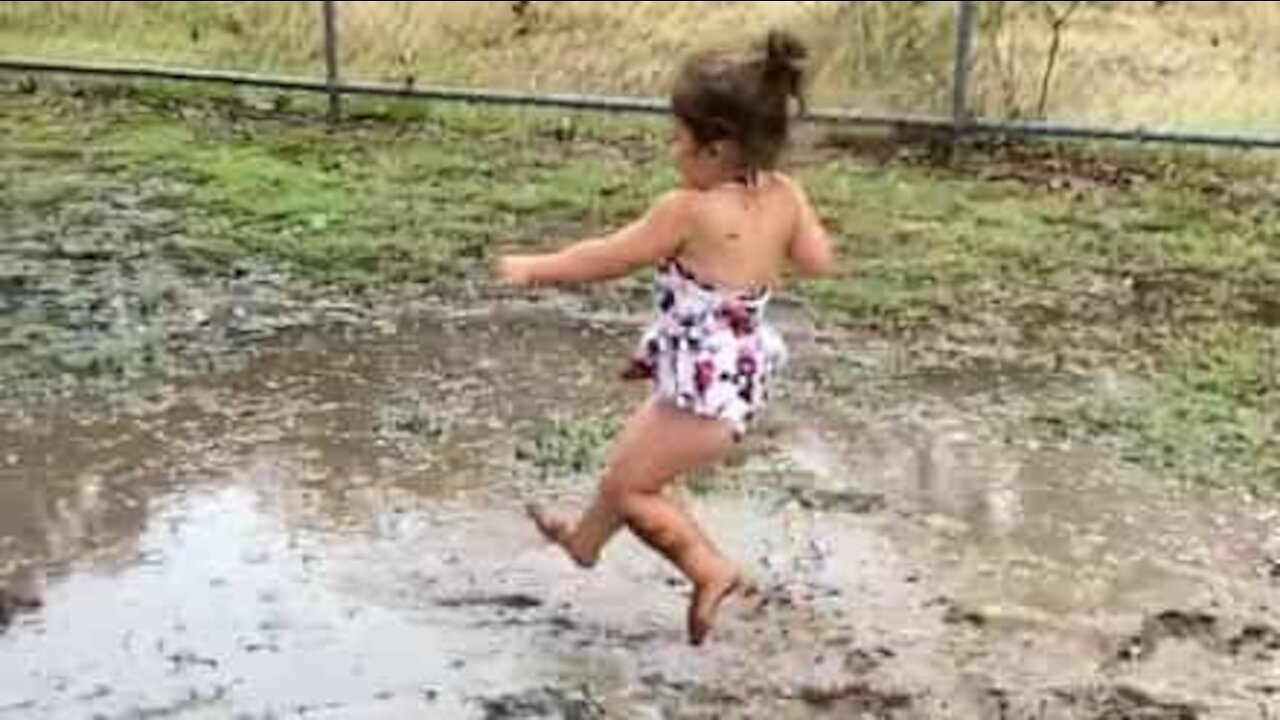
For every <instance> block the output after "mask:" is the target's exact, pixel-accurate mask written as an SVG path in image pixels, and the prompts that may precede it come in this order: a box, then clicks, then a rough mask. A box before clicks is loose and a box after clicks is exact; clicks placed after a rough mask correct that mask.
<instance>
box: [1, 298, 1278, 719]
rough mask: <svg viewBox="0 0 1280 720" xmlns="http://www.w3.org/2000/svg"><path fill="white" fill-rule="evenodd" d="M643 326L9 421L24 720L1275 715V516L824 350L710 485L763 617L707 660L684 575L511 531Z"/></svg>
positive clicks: (236, 382) (642, 555)
mask: <svg viewBox="0 0 1280 720" xmlns="http://www.w3.org/2000/svg"><path fill="white" fill-rule="evenodd" d="M633 330H634V328H633V327H631V326H629V325H627V324H625V323H614V322H596V321H590V320H588V319H583V318H581V317H570V316H565V315H561V314H549V313H546V312H542V311H536V312H535V311H532V310H519V309H507V310H496V311H494V312H492V313H488V312H479V313H473V314H470V315H466V316H463V315H453V316H450V315H447V314H432V315H428V316H424V317H420V318H418V319H416V320H414V321H412V322H406V323H403V324H401V325H398V326H395V327H393V328H382V329H381V330H380V331H378V332H371V333H365V334H356V333H346V334H338V333H329V334H324V333H303V332H299V333H294V334H292V335H286V336H282V337H281V338H278V339H276V340H273V341H270V342H268V343H264V344H263V345H261V346H259V347H258V348H257V350H256V351H255V352H254V354H253V357H251V358H250V359H249V360H247V361H246V362H245V363H244V364H243V365H242V366H241V367H239V368H236V369H231V370H224V371H218V372H211V373H209V374H207V375H197V376H191V377H186V378H182V379H180V380H170V381H168V382H167V383H166V384H160V385H152V386H148V387H147V388H146V390H145V391H144V392H141V393H139V394H136V395H133V396H130V397H128V398H124V397H119V398H114V399H102V398H97V399H92V400H83V401H80V402H76V401H72V400H66V401H58V402H54V403H48V404H42V405H39V406H34V405H21V404H19V405H14V406H12V407H8V408H6V410H5V412H4V413H3V415H2V416H0V578H3V582H2V583H0V587H2V588H4V589H3V591H2V592H0V626H2V627H4V630H3V631H0V718H5V719H7V718H90V717H93V718H169V717H175V718H205V717H208V718H227V717H237V718H283V717H306V718H409V717H412V718H424V717H429V718H473V717H474V718H508V717H512V718H525V717H557V718H558V717H564V718H605V717H608V718H613V717H617V718H648V717H653V718H659V717H752V718H788V717H839V718H860V717H870V718H880V717H887V718H1002V717H1004V718H1199V717H1205V718H1273V717H1275V718H1280V563H1278V562H1277V555H1278V554H1280V553H1278V552H1277V543H1280V538H1278V537H1276V536H1277V535H1278V534H1280V529H1278V528H1280V506H1277V505H1275V504H1273V503H1268V502H1266V501H1262V500H1257V499H1251V498H1250V497H1249V496H1247V495H1246V494H1244V493H1242V492H1232V491H1226V490H1209V489H1188V488H1181V487H1174V486H1171V485H1170V484H1169V483H1164V482H1161V481H1160V480H1159V479H1156V478H1151V477H1144V476H1141V475H1138V474H1136V473H1135V472H1133V471H1130V470H1126V469H1122V468H1120V467H1117V466H1115V465H1113V464H1111V463H1110V462H1108V461H1107V460H1105V459H1104V458H1102V457H1101V456H1095V455H1091V454H1089V453H1087V452H1085V451H1082V450H1044V449H1031V448H1023V447H1010V446H1008V445H1005V444H1003V443H998V442H994V441H991V440H988V439H985V437H984V435H983V434H982V433H981V432H979V431H978V428H976V427H975V426H974V423H973V422H972V420H971V418H969V417H968V416H966V415H965V414H964V413H961V412H955V413H947V412H937V411H933V412H928V413H924V412H912V411H910V409H906V410H903V411H900V412H893V413H883V412H876V413H868V412H864V411H863V409H861V408H860V406H859V398H858V397H857V396H856V394H854V395H852V396H849V397H843V398H830V397H826V396H824V395H823V394H822V392H820V389H819V388H817V387H814V386H811V385H810V384H809V383H807V382H806V381H805V380H804V378H805V377H806V376H807V375H808V373H807V372H804V371H803V370H804V369H805V368H806V366H808V367H809V368H810V369H811V368H814V367H817V368H821V367H823V366H824V364H828V365H829V364H833V363H836V364H838V363H840V362H844V361H845V359H844V356H843V355H841V353H842V352H844V351H842V350H837V349H832V348H830V347H826V348H824V347H822V346H820V345H815V344H813V343H811V342H807V341H806V340H805V339H803V338H800V339H798V340H797V341H796V344H797V347H799V348H800V359H799V361H798V366H799V370H798V371H797V372H795V373H793V375H792V376H791V377H792V379H791V380H789V381H787V382H785V383H784V384H783V385H781V386H780V387H779V389H778V395H777V398H776V400H775V403H774V406H773V409H772V412H771V413H770V415H769V418H768V420H767V421H766V422H765V423H764V424H763V425H762V426H761V427H760V428H759V431H758V432H757V433H756V434H755V435H754V436H753V437H752V438H751V440H749V441H748V442H747V443H746V444H745V447H744V448H743V449H742V451H741V452H739V453H737V454H736V455H735V457H734V458H733V459H732V460H731V461H730V462H728V463H727V464H726V465H725V467H723V468H722V469H720V470H719V471H717V472H716V473H714V474H713V475H712V476H710V477H708V478H699V479H698V480H697V481H696V482H693V483H691V484H690V486H689V488H688V489H687V490H686V491H685V493H686V494H687V495H688V497H689V499H690V501H691V503H692V504H693V507H694V509H695V512H696V514H697V515H698V516H699V517H700V518H701V519H703V520H704V521H705V523H706V524H707V527H708V529H709V531H710V532H711V533H712V535H713V536H714V537H715V538H717V539H718V540H719V541H720V542H721V543H722V545H723V546H724V548H725V549H726V551H728V552H729V553H730V554H731V555H732V556H733V557H734V558H736V559H737V560H739V561H741V562H742V563H743V564H744V566H745V567H746V568H747V569H748V570H749V571H750V572H751V573H752V574H753V575H754V576H755V577H756V578H757V579H758V580H759V581H760V583H761V585H762V586H763V587H764V588H765V591H766V592H765V594H766V597H767V598H768V599H769V602H768V604H767V605H766V606H765V607H764V608H763V609H761V610H752V609H750V608H746V607H743V606H740V605H738V604H730V605H729V606H727V607H726V609H725V611H724V613H723V614H722V618H721V620H720V623H719V624H718V626H717V628H716V630H715V632H714V634H713V636H712V638H711V639H710V641H709V643H708V645H707V646H705V647H703V648H700V649H694V648H690V647H688V646H687V645H686V644H685V643H684V638H683V635H682V626H683V625H682V618H683V603H684V599H685V593H686V588H685V586H684V585H683V583H682V582H681V581H680V580H679V578H678V577H677V576H676V575H675V574H674V572H673V571H672V570H671V569H669V568H668V567H667V566H665V565H664V564H663V563H662V562H661V561H660V560H659V559H657V558H656V557H654V556H652V555H650V554H649V553H648V552H646V551H645V550H643V549H642V548H641V547H640V546H639V545H638V544H637V543H636V542H635V541H634V540H633V539H631V538H630V537H629V536H626V535H621V536H619V538H618V540H617V541H616V542H615V544H614V545H611V546H610V547H609V549H608V550H607V552H606V556H605V559H604V561H603V562H602V563H601V565H600V566H599V567H598V568H597V569H595V570H594V571H591V572H586V571H582V570H578V569H577V568H575V567H573V566H572V565H571V564H570V563H569V562H567V561H566V560H565V559H564V558H563V557H562V556H560V555H559V554H557V552H555V551H554V550H553V549H552V548H550V547H548V546H546V545H545V544H543V543H542V542H540V541H539V540H538V538H537V536H536V534H535V533H534V531H533V530H532V528H531V527H530V526H529V524H528V523H527V522H526V521H525V520H524V518H523V516H522V514H521V510H520V508H521V506H522V503H523V502H524V501H525V500H527V499H529V498H531V497H537V498H541V499H545V500H549V501H552V502H555V503H559V504H563V505H565V506H576V505H577V504H579V503H581V502H582V501H583V500H584V499H585V498H586V497H587V496H588V494H589V493H590V491H591V488H592V482H593V479H592V475H591V470H592V462H594V459H598V454H599V448H598V447H594V446H592V443H593V442H594V443H596V444H597V445H598V443H599V439H600V438H602V437H604V436H605V434H604V433H602V432H600V431H599V430H600V428H607V427H608V426H609V425H610V423H614V422H616V421H617V420H618V419H620V418H621V417H622V416H623V415H624V414H625V412H626V411H627V409H628V408H629V407H630V405H631V404H632V403H634V402H635V401H636V400H637V399H638V398H639V397H640V395H639V393H641V392H642V389H641V388H639V387H636V386H628V385H624V384H622V383H620V382H617V381H615V380H614V378H615V377H616V376H617V371H618V370H619V369H620V365H619V362H618V361H619V359H620V358H621V357H622V356H623V354H624V353H625V351H626V350H627V349H628V347H629V343H630V342H631V337H632V332H633ZM575 423H577V424H575ZM593 423H594V425H593ZM548 427H551V428H553V430H552V431H548V430H547V428H548ZM555 428H559V430H554V429H555ZM565 428H570V429H573V428H576V430H573V431H572V432H571V431H569V430H565ZM548 432H551V435H550V436H549V435H547V433H548ZM557 432H558V433H559V434H558V435H556V433H557ZM538 438H543V440H544V441H543V442H539V441H538ZM548 438H549V439H548ZM593 438H594V440H593ZM530 447H532V448H533V450H529V448H530ZM548 448H550V450H549V449H548ZM566 458H568V459H566ZM574 458H577V459H574ZM583 458H587V460H583ZM571 460H572V461H571ZM575 466H576V467H575Z"/></svg>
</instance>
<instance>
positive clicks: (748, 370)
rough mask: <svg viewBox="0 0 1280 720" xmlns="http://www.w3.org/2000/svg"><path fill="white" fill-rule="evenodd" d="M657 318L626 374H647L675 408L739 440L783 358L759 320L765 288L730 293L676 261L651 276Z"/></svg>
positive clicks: (784, 354) (774, 338)
mask: <svg viewBox="0 0 1280 720" xmlns="http://www.w3.org/2000/svg"><path fill="white" fill-rule="evenodd" d="M654 284H655V288H654V290H655V296H656V297H655V300H656V305H657V311H658V319H657V320H656V321H655V322H654V323H653V324H652V325H650V326H649V328H648V329H647V330H646V331H645V333H644V335H643V336H642V338H641V340H640V344H639V347H638V348H637V350H636V352H635V354H634V356H633V357H632V360H631V365H630V367H629V369H628V370H627V372H626V373H625V377H627V378H628V379H639V378H648V379H650V380H651V381H652V382H653V387H654V392H655V393H656V395H657V396H658V397H660V398H662V399H664V400H668V401H670V402H672V403H674V404H675V405H676V406H677V407H679V408H681V409H684V410H688V411H691V412H693V413H695V414H697V415H700V416H703V417H711V418H717V419H720V420H724V421H726V422H728V423H729V425H730V426H731V427H732V429H733V432H734V436H735V437H738V438H740V437H741V436H742V435H743V433H745V432H746V429H747V426H748V425H749V424H750V422H751V420H752V419H753V418H754V417H755V415H756V414H757V413H758V411H759V410H760V409H761V408H762V407H763V406H764V404H765V401H766V399H767V389H768V383H769V379H770V378H771V377H772V376H773V374H774V373H775V372H777V371H779V370H781V369H782V367H783V366H784V365H785V364H786V362H787V348H786V345H785V344H784V343H783V341H782V338H781V336H779V335H778V333H777V332H775V331H774V330H773V329H772V328H771V327H769V325H768V324H766V323H765V322H764V311H765V306H766V305H767V304H768V302H769V297H770V296H769V292H768V290H767V289H763V288H762V289H760V290H755V291H751V292H747V293H744V292H739V291H728V290H725V289H722V288H717V287H715V286H714V285H711V284H708V283H705V282H702V281H700V280H699V279H698V278H697V277H695V276H694V275H693V274H692V273H690V272H689V271H688V270H687V269H686V268H684V267H683V266H681V265H680V263H679V261H677V260H668V261H665V262H663V263H662V264H661V265H660V266H659V267H658V271H657V275H656V278H655V283H654Z"/></svg>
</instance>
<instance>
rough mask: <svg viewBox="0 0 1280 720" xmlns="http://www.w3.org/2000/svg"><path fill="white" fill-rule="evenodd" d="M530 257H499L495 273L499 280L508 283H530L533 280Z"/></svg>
mask: <svg viewBox="0 0 1280 720" xmlns="http://www.w3.org/2000/svg"><path fill="white" fill-rule="evenodd" d="M530 265H531V263H530V258H528V257H526V256H523V255H503V256H501V257H499V258H498V262H497V263H496V267H495V268H494V271H495V273H496V274H497V276H498V280H499V282H502V283H504V284H507V285H528V284H530V283H531V282H532V281H533V277H532V273H531V268H530Z"/></svg>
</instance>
